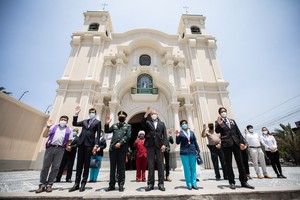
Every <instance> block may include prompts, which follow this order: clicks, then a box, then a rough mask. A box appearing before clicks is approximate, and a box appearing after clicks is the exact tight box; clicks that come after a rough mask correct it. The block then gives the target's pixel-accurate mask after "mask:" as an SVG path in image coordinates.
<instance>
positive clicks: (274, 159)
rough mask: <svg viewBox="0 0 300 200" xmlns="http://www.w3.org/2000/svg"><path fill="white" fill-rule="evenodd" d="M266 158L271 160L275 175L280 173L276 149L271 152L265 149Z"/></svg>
mask: <svg viewBox="0 0 300 200" xmlns="http://www.w3.org/2000/svg"><path fill="white" fill-rule="evenodd" d="M266 154H267V156H268V158H269V159H270V161H271V165H272V168H273V170H274V172H275V173H276V174H277V175H282V171H281V165H280V162H279V152H278V151H276V152H274V153H272V152H271V151H266Z"/></svg>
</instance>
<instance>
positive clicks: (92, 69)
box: [41, 11, 231, 168]
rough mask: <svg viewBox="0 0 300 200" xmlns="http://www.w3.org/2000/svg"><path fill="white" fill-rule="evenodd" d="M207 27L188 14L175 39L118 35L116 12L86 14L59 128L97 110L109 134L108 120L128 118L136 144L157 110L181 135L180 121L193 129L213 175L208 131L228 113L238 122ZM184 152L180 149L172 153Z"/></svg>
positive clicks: (57, 111) (57, 109) (63, 90)
mask: <svg viewBox="0 0 300 200" xmlns="http://www.w3.org/2000/svg"><path fill="white" fill-rule="evenodd" d="M205 19H206V18H205V17H204V16H202V15H191V14H183V15H182V16H181V19H180V21H179V26H178V32H177V33H176V34H174V35H169V34H166V33H163V32H160V31H157V30H152V29H137V30H131V31H128V32H125V33H115V32H114V31H113V26H112V21H111V18H110V15H109V13H108V12H106V11H89V12H85V13H84V25H83V27H82V29H81V30H80V31H77V32H74V33H73V34H72V40H71V48H72V49H71V54H70V56H69V59H68V62H67V65H66V68H65V71H64V73H63V76H62V78H61V79H60V80H58V81H57V83H58V85H59V86H58V89H57V95H56V98H55V101H54V104H53V109H52V112H51V117H50V118H51V119H52V120H53V121H58V119H59V117H60V115H63V114H66V115H68V116H69V117H70V118H71V119H70V121H69V124H70V125H71V121H72V116H73V114H74V110H75V107H76V106H77V105H80V106H81V113H80V115H79V120H80V119H85V118H87V117H88V110H89V108H92V107H94V108H96V110H97V117H98V118H99V119H100V120H101V121H102V125H103V126H104V122H105V118H106V116H107V115H110V117H111V118H112V122H111V123H114V122H116V120H117V116H116V114H117V112H118V111H120V110H123V111H125V112H126V113H127V114H128V116H127V122H128V123H130V124H132V127H133V133H132V140H133V141H134V139H135V138H136V135H137V132H138V130H139V129H141V127H140V121H141V118H142V116H143V115H144V113H145V111H146V108H147V107H151V108H154V109H155V110H157V111H158V115H159V118H160V120H162V121H164V122H165V124H166V126H167V129H171V130H176V129H177V130H179V129H180V126H179V121H180V120H182V119H186V120H187V121H188V123H189V127H190V128H191V129H192V130H194V131H195V133H196V136H197V139H198V141H199V143H200V148H201V151H202V153H203V156H204V161H206V164H205V167H206V168H207V167H210V166H211V165H210V159H209V154H208V153H207V152H208V149H207V147H206V144H207V141H206V139H202V138H201V131H202V125H203V124H204V123H208V122H213V121H215V119H216V118H217V115H218V112H217V110H218V108H219V107H221V106H224V107H226V108H228V111H229V114H230V111H231V105H230V101H229V97H228V91H227V86H228V83H227V82H225V81H224V79H223V76H222V73H221V69H220V66H219V64H218V62H217V59H216V48H217V46H216V39H215V37H213V36H211V35H209V34H208V33H207V31H206V28H205ZM173 134H174V135H173V136H175V133H173ZM41 148H42V147H41ZM177 150H178V147H176V145H173V146H172V152H176V151H177Z"/></svg>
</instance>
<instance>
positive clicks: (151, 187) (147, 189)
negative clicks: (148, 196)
mask: <svg viewBox="0 0 300 200" xmlns="http://www.w3.org/2000/svg"><path fill="white" fill-rule="evenodd" d="M150 190H154V187H153V186H151V185H148V186H147V187H146V189H145V191H146V192H148V191H150Z"/></svg>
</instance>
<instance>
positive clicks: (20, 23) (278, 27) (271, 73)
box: [0, 0, 300, 131]
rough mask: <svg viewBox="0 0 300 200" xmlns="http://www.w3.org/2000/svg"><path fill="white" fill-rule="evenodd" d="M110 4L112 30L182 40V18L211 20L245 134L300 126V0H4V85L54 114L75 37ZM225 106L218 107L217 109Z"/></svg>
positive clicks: (0, 57) (0, 49)
mask: <svg viewBox="0 0 300 200" xmlns="http://www.w3.org/2000/svg"><path fill="white" fill-rule="evenodd" d="M103 3H106V4H108V5H107V6H106V7H105V10H107V11H109V13H110V16H111V19H112V24H113V32H115V33H122V32H126V31H129V30H132V29H139V28H150V29H156V30H159V31H162V32H165V33H167V34H177V29H178V25H179V20H180V17H181V15H182V14H185V13H186V10H185V9H184V8H183V7H184V6H187V7H189V8H188V13H189V14H197V15H204V16H206V30H207V33H208V34H210V35H212V36H214V37H216V39H217V46H218V49H217V61H218V63H219V66H220V67H221V70H222V73H223V76H224V79H225V81H227V82H229V83H230V85H229V87H228V88H227V89H228V91H229V97H230V101H231V104H232V112H233V114H234V118H235V120H236V121H237V123H238V125H239V127H240V129H244V127H245V126H246V125H248V124H253V125H254V129H255V130H260V129H261V127H262V126H267V127H268V128H269V129H270V130H271V131H272V130H274V129H275V128H278V127H279V124H280V123H283V124H287V123H290V124H291V125H292V127H295V124H294V122H295V121H300V81H299V80H300V78H299V75H300V37H299V35H300V34H299V33H300V21H299V19H300V1H298V0H284V1H283V0H263V1H262V0H243V1H240V0H226V1H222V0H139V1H137V0H122V1H121V0H106V1H104V0H81V1H79V0H63V1H62V0H43V1H40V0H2V1H0V27H1V29H0V87H5V88H6V90H7V91H9V92H12V95H11V96H12V97H14V98H16V99H19V98H20V97H21V96H22V94H23V93H24V92H26V91H28V92H27V93H25V94H24V95H23V97H22V98H21V100H20V101H22V102H24V103H26V104H28V105H30V106H32V107H34V108H36V109H38V110H40V111H41V112H46V110H50V111H51V109H52V104H53V102H54V99H55V95H56V89H57V87H58V84H57V83H56V81H57V80H58V79H60V78H61V77H62V75H63V71H64V69H65V67H66V64H67V61H68V57H69V54H70V52H71V47H70V41H71V34H72V33H73V32H76V31H79V30H81V27H82V25H83V14H82V13H83V12H85V11H97V10H102V9H103V5H102V4H103ZM217 109H218V108H216V110H217Z"/></svg>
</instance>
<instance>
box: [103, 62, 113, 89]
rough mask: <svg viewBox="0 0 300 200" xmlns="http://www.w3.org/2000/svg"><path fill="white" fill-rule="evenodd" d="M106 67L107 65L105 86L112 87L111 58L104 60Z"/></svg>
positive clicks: (104, 79)
mask: <svg viewBox="0 0 300 200" xmlns="http://www.w3.org/2000/svg"><path fill="white" fill-rule="evenodd" d="M104 67H105V73H104V78H103V85H102V87H103V88H107V89H108V88H109V87H110V76H111V71H112V62H111V59H106V60H105V61H104Z"/></svg>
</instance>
